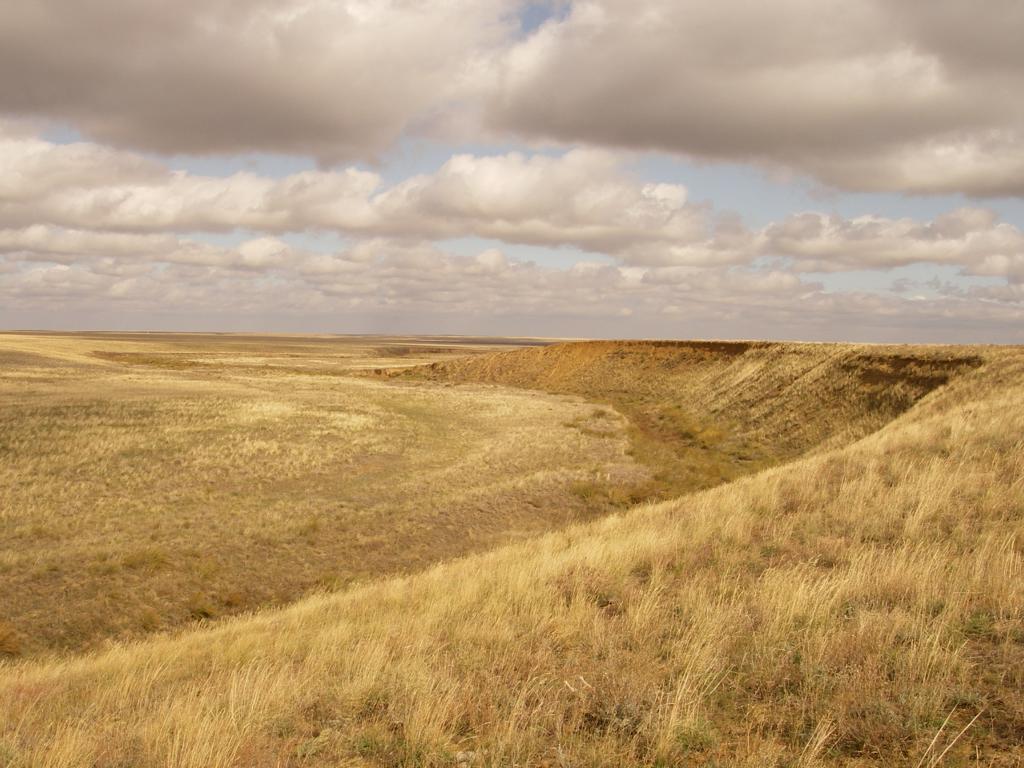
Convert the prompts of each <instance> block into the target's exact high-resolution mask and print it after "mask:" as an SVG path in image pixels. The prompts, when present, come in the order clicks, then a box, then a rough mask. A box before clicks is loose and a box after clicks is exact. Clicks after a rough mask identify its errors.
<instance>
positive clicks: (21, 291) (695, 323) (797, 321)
mask: <svg viewBox="0 0 1024 768" xmlns="http://www.w3.org/2000/svg"><path fill="white" fill-rule="evenodd" d="M16 234H17V233H15V234H12V233H9V232H6V233H3V235H2V236H0V319H3V318H7V317H20V318H22V319H21V321H20V322H19V325H21V326H23V327H24V325H25V324H26V323H29V324H34V325H43V326H45V325H48V324H52V323H57V325H58V326H61V325H65V324H67V323H69V322H70V323H73V324H76V325H83V324H84V325H89V324H92V323H95V322H97V321H96V320H95V318H97V317H99V318H109V319H107V320H106V321H105V324H107V325H109V324H110V323H114V324H123V325H127V326H129V327H132V326H133V327H163V328H190V327H195V328H198V329H202V328H209V327H210V325H211V324H213V325H216V326H220V327H223V326H224V324H225V323H227V324H229V325H230V326H231V327H241V328H250V329H253V328H257V329H258V328H264V329H266V328H277V329H282V328H289V327H291V328H295V329H297V330H299V329H304V330H316V329H319V330H353V328H359V327H362V328H365V329H367V330H378V331H380V330H396V331H397V330H401V331H403V332H411V331H414V330H419V331H420V332H423V331H424V330H436V329H448V330H451V331H453V332H457V331H459V330H462V331H463V332H465V331H467V330H469V329H471V330H472V332H478V333H500V334H510V333H535V334H539V335H553V334H563V335H580V336H677V337H678V336H688V337H694V336H696V337H717V338H721V337H729V336H731V337H746V338H752V337H758V338H765V337H776V338H808V339H837V338H838V339H842V338H846V339H849V338H861V339H865V340H876V341H885V340H917V341H950V340H962V341H971V340H974V341H978V340H989V341H992V340H1002V341H1017V342H1020V341H1024V331H1022V330H1021V329H1024V294H1021V292H1020V291H1019V290H1017V289H1018V288H1020V287H1021V286H1020V285H1019V284H1008V285H1007V286H1005V290H1004V289H1002V288H1000V287H996V286H993V287H972V288H970V289H955V290H950V289H944V288H942V287H941V286H939V287H938V289H936V290H933V291H930V292H929V293H930V295H929V296H926V297H920V298H919V297H916V296H904V297H901V296H898V295H896V294H891V295H879V294H871V293H863V292H847V293H835V292H830V291H827V290H826V289H825V288H824V287H823V285H822V284H821V283H819V282H817V281H809V280H807V279H805V278H803V277H801V276H800V275H799V274H797V273H794V272H792V271H787V270H785V269H779V268H772V267H762V268H758V267H751V266H714V267H693V266H646V267H639V266H627V265H617V264H607V263H598V262H594V261H579V262H577V263H575V264H573V265H571V266H568V267H561V268H556V267H548V266H543V265H539V264H536V263H533V262H529V261H522V260H517V259H513V258H510V257H509V256H508V255H507V254H505V253H503V252H502V251H500V250H497V249H486V250H482V251H480V252H479V253H476V254H473V255H457V254H453V253H450V252H448V251H445V250H444V249H442V248H439V247H438V246H436V245H434V244H432V243H429V242H412V241H409V240H398V241H395V240H388V239H382V238H373V239H368V240H363V241H360V242H357V243H354V244H353V245H352V246H351V247H349V248H346V249H343V250H340V251H337V252H317V251H310V250H305V249H302V248H296V247H293V246H290V245H288V244H287V243H285V242H283V241H281V240H278V239H276V238H273V237H257V238H252V239H250V240H247V241H244V242H242V243H240V244H239V245H237V246H234V247H225V246H216V245H212V244H208V243H200V242H196V241H192V240H189V239H181V238H176V237H173V238H168V237H167V236H160V235H130V236H129V237H132V238H140V240H139V243H138V244H139V250H138V251H137V252H131V249H128V248H123V249H118V248H117V247H113V246H117V245H118V243H121V241H118V240H116V239H115V240H114V241H112V243H113V246H112V247H111V248H110V249H109V250H105V249H104V248H103V247H101V246H102V245H103V242H102V240H103V238H106V237H108V236H109V234H108V233H95V232H88V231H78V232H68V231H60V230H50V231H48V234H49V238H47V237H46V236H44V235H45V233H42V232H40V231H31V232H30V233H29V234H28V236H23V237H21V238H20V239H19V238H18V237H17V236H16ZM76 238H79V239H80V247H79V248H78V249H77V253H78V255H77V256H75V257H71V256H69V255H68V253H67V252H68V251H73V250H75V249H74V248H73V247H72V246H73V244H74V242H75V239H76ZM121 244H124V243H121ZM40 307H47V308H48V310H47V312H45V313H41V312H40ZM58 307H59V309H55V308H58ZM26 318H39V319H38V320H36V321H35V322H34V323H33V322H32V321H31V320H26ZM7 322H10V321H7Z"/></svg>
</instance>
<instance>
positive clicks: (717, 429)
mask: <svg viewBox="0 0 1024 768" xmlns="http://www.w3.org/2000/svg"><path fill="white" fill-rule="evenodd" d="M989 354H998V352H997V351H992V350H989V351H986V349H985V348H967V347H925V346H917V347H907V346H876V345H844V344H796V343H775V342H729V341H592V342H574V343H563V344H555V345H552V346H546V347H543V348H535V349H521V350H515V351H510V352H505V353H498V354H491V355H486V356H482V357H474V358H462V359H453V360H446V361H439V362H436V363H433V364H431V365H427V366H419V367H414V368H407V369H398V370H396V369H378V370H377V371H375V374H376V375H379V376H384V377H388V378H396V379H400V380H423V381H446V382H474V383H491V384H499V385H503V386H514V387H522V388H528V389H534V390H543V391H546V392H554V393H563V394H573V395H580V396H583V397H586V398H588V399H591V400H594V401H598V402H602V403H607V404H608V405H610V406H612V407H614V408H615V409H617V410H619V411H621V412H622V413H623V414H625V415H626V417H627V418H628V419H629V421H630V436H631V438H632V440H633V449H634V455H635V456H636V457H637V459H638V460H639V461H641V462H642V463H644V464H646V465H648V466H650V467H651V468H652V470H653V473H654V474H653V477H652V479H651V480H648V481H645V482H644V483H643V484H642V485H639V486H636V487H633V488H621V487H620V488H618V489H614V491H613V493H616V494H618V496H619V498H618V499H617V500H618V501H620V502H621V503H623V504H628V503H635V502H636V501H639V500H644V499H665V498H671V497H673V496H676V495H679V494H680V493H684V492H688V491H692V490H696V489H700V488H707V487H710V486H713V485H717V484H718V483H721V482H727V481H729V480H732V479H735V478H736V477H739V476H741V475H744V474H749V473H750V472H753V471H757V470H760V469H764V468H766V467H768V466H772V465H774V464H777V463H779V462H782V461H786V460H790V459H792V458H794V457H796V456H799V455H801V454H804V453H807V452H808V451H812V450H821V449H824V448H827V447H830V446H836V445H841V444H842V443H845V442H850V441H852V440H855V439H858V438H860V437H863V436H864V435H866V434H868V433H870V432H872V431H874V430H876V429H878V428H879V427H881V426H882V425H883V424H885V423H887V422H888V421H890V420H892V419H893V418H894V417H896V416H897V415H899V414H900V413H902V412H904V411H905V410H907V409H908V408H909V407H910V406H911V405H913V404H914V403H915V402H917V401H918V400H919V399H921V398H922V397H924V396H925V395H927V394H928V393H929V392H931V391H933V390H934V389H936V388H938V387H941V386H942V385H944V384H946V383H947V382H948V381H949V380H950V379H951V378H953V377H955V376H957V375H959V374H961V373H964V372H968V371H971V370H973V369H976V368H978V367H979V366H981V365H982V364H983V362H984V361H985V359H986V355H989ZM604 493H607V490H602V489H595V490H594V494H595V495H601V494H604Z"/></svg>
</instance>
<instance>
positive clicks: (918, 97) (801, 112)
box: [486, 0, 1024, 195]
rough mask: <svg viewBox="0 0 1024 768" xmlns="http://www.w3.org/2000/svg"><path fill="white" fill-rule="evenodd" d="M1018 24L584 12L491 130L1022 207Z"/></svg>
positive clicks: (871, 5) (1012, 20)
mask: <svg viewBox="0 0 1024 768" xmlns="http://www.w3.org/2000/svg"><path fill="white" fill-rule="evenodd" d="M1022 25H1024V7H1022V6H1021V5H1020V4H1019V3H1017V2H1014V0H996V2H994V3H992V4H989V5H986V7H985V9H984V11H983V12H979V11H978V9H977V8H974V7H973V6H970V5H969V4H966V3H963V2H955V1H953V0H942V1H941V2H925V1H924V0H912V2H906V3H883V2H878V1H877V0H852V1H851V0H813V1H812V0H782V1H781V2H775V3H770V4H768V3H760V4H752V3H749V2H745V1H744V0H723V1H722V2H717V3H706V2H700V1H699V0H639V1H638V0H576V2H574V3H573V6H572V11H571V13H569V14H568V15H567V16H566V17H565V18H564V19H563V20H561V21H556V22H552V23H548V24H546V25H545V26H543V27H542V28H541V29H540V30H539V31H538V32H537V33H536V34H535V35H533V36H531V37H529V38H528V39H526V40H523V41H521V42H519V43H518V44H516V45H515V46H513V47H512V48H511V49H510V51H509V53H508V54H507V55H506V57H505V58H504V59H503V63H502V71H501V76H500V78H499V80H498V83H499V84H498V85H497V86H496V87H495V88H494V89H493V90H492V91H491V93H490V96H489V98H488V102H487V107H486V121H487V124H488V125H489V126H490V128H491V129H493V130H495V131H498V132H504V133H505V134H509V135H516V136H531V137H535V138H540V139H552V140H555V141H559V142H567V143H575V142H586V143H592V144H601V145H610V146H617V147H628V148H637V149H653V150H663V151H668V152H674V153H680V154H684V155H689V156H693V157H700V158H709V159H716V160H730V161H741V162H744V161H753V162H758V163H761V164H764V165H766V166H773V167H784V168H789V169H792V170H795V171H797V172H800V173H806V174H810V175H812V176H815V177H817V178H818V179H819V180H821V181H822V182H824V183H826V184H828V185H833V186H836V187H841V188H846V189H858V190H898V191H904V192H924V193H932V192H955V191H959V192H965V193H968V194H974V195H1021V194H1024V107H1022V105H1021V101H1020V99H1019V98H1018V94H1020V93H1021V92H1024V46H1021V45H1020V44H1019V30H1020V29H1021V27H1022ZM552 94H557V98H553V97H552Z"/></svg>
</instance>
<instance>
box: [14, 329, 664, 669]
mask: <svg viewBox="0 0 1024 768" xmlns="http://www.w3.org/2000/svg"><path fill="white" fill-rule="evenodd" d="M488 349H491V347H487V346H480V345H473V344H466V343H462V344H459V345H456V346H454V347H452V346H447V347H446V346H443V345H438V344H431V343H427V342H422V341H421V342H417V343H413V344H410V343H408V342H403V340H394V339H391V340H389V339H363V340H359V339H342V340H338V339H334V340H330V339H312V340H310V339H307V340H304V341H302V342H300V341H297V340H295V339H288V338H276V339H275V338H262V339H252V338H247V337H242V338H239V337H230V336H228V337H220V338H216V337H203V336H181V337H174V336H171V337H168V336H164V335H157V336H153V337H148V338H147V337H139V336H128V337H124V336H121V337H118V336H110V335H101V336H93V337H61V336H56V337H55V336H47V337H38V336H37V337H32V336H6V337H0V457H2V462H0V581H2V583H3V587H4V589H3V597H2V601H0V627H2V629H0V632H3V634H4V636H5V637H6V638H7V639H6V641H5V642H4V643H3V647H2V648H0V650H3V649H4V648H6V650H7V651H8V652H9V654H8V655H10V654H11V653H13V652H14V651H17V652H18V654H19V655H22V656H24V655H31V654H34V653H38V652H41V651H45V650H58V649H64V650H68V649H82V648H84V647H89V646H94V645H96V644H97V643H100V642H102V641H105V640H107V639H110V638H115V637H120V638H124V637H128V636H138V635H141V634H144V633H147V632H151V631H154V630H159V629H168V628H173V627H176V626H179V625H182V624H184V623H188V622H190V621H196V620H202V619H209V618H213V617H218V616H223V615H225V614H230V613H238V612H242V611H245V610H248V609H251V608H254V607H257V606H266V605H273V604H281V603H285V602H289V601H291V600H294V599H295V598H297V597H299V596H301V595H304V594H308V593H310V592H311V591H315V590H317V589H322V588H336V587H339V586H343V585H345V584H348V583H351V582H353V581H358V580H364V579H367V578H370V577H374V576H380V575H383V574H389V573H401V572H408V571H410V570H416V569H420V568H422V567H424V566H425V565H428V564H431V563H434V562H437V561H438V560H441V559H444V558H447V557H454V556H457V555H461V554H465V553H467V552H471V551H478V550H481V549H486V548H489V547H493V546H495V545H497V544H500V543H504V542H508V541H511V540H513V539H515V538H517V537H522V536H528V535H530V534H533V533H538V532H541V531H544V530H550V529H551V528H553V527H557V526H559V525H564V524H565V523H568V522H572V521H574V520H579V519H585V518H587V517H592V516H593V515H595V514H599V513H600V510H599V509H596V508H594V507H593V506H592V505H588V504H586V503H585V502H584V500H583V499H581V498H579V497H578V495H576V494H574V493H573V492H572V489H573V488H574V487H576V486H578V484H579V483H583V482H587V483H590V482H598V485H600V484H602V483H605V484H608V483H610V484H615V483H617V482H619V481H635V480H636V479H637V478H640V477H643V476H644V475H645V470H644V469H643V468H642V467H640V466H638V465H637V464H636V463H635V462H634V461H633V460H632V459H631V458H630V457H628V456H626V455H625V454H626V451H627V450H628V442H627V439H626V436H625V434H624V429H625V422H624V420H623V419H622V418H621V417H620V416H618V415H617V414H614V413H612V412H611V411H601V415H600V416H599V417H595V416H593V414H594V411H595V409H594V407H593V406H592V405H591V404H589V403H585V402H582V401H580V400H579V399H578V398H576V399H571V398H566V397H558V396H545V397H533V396H530V395H528V394H526V393H516V392H497V391H495V390H494V389H493V388H485V387H475V388H460V389H459V390H457V391H456V390H454V389H452V388H451V387H443V386H426V387H424V386H412V385H401V386H397V387H396V386H392V385H385V384H382V383H380V382H375V381H372V380H368V379H365V378H364V379H359V378H353V377H351V376H349V375H347V374H349V373H351V372H352V371H353V370H357V369H359V367H360V366H364V365H376V366H379V365H381V364H382V363H387V364H392V365H410V364H416V363H422V362H424V361H428V360H433V359H437V358H444V357H445V356H446V355H448V356H450V355H452V354H453V353H454V354H458V355H466V354H472V353H474V352H475V353H479V352H481V351H486V350H488ZM588 425H592V426H588Z"/></svg>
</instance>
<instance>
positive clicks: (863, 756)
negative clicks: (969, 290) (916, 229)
mask: <svg viewBox="0 0 1024 768" xmlns="http://www.w3.org/2000/svg"><path fill="white" fill-rule="evenodd" d="M497 349H498V346H496V345H493V344H492V345H488V344H487V343H486V340H469V341H463V342H457V341H456V340H442V339H431V340H416V339H404V340H374V339H367V338H362V339H359V338H352V339H344V338H329V337H325V338H320V339H313V338H306V339H300V338H297V337H264V338H255V337H234V336H226V337H210V336H206V337H203V336H180V337H171V336H141V335H140V336H134V335H122V336H116V335H102V336H101V335H92V336H89V335H74V336H67V335H65V336H56V335H50V336H30V335H6V336H0V404H2V409H0V419H2V421H0V457H2V459H3V464H2V469H0V478H2V484H0V494H2V495H0V504H2V506H0V557H2V559H0V580H2V584H3V586H4V590H3V594H2V600H3V602H0V614H2V616H3V621H4V622H5V624H4V625H3V626H4V628H3V629H2V630H0V651H3V652H6V657H4V658H6V660H5V661H0V766H7V767H8V768H10V767H14V766H17V768H25V767H27V766H31V768H36V766H39V767H41V768H47V767H56V766H61V767H63V766H81V767H82V768H87V767H88V768H115V767H118V768H127V767H128V766H133V767H134V766H138V767H139V768H149V767H150V766H153V767H155V766H192V767H194V768H207V767H211V768H213V767H219V766H225V767H227V766H238V767H240V768H241V767H243V766H267V767H268V768H269V767H270V766H295V767H300V766H323V767H326V766H446V765H447V766H459V765H462V766H467V765H478V766H508V767H509V768H511V766H524V767H525V766H551V767H554V766H558V767H559V768H566V767H567V766H608V767H609V768H611V766H630V765H640V766H652V767H653V766H659V767H660V768H668V767H669V766H693V765H706V766H734V765H735V766H749V767H750V768H753V767H755V766H757V767H761V766H763V767H765V768H768V767H769V766H772V767H776V768H782V767H783V766H804V767H810V766H827V765H840V766H890V765H895V766H911V767H913V768H924V767H925V766H927V767H928V768H934V766H939V765H942V766H975V765H977V766H1020V765H1022V764H1024V350H1021V349H1019V348H995V347H977V348H956V347H874V346H857V345H811V344H749V345H747V344H717V343H679V344H672V343H619V342H598V343H581V344H560V345H553V346H537V347H528V348H525V349H513V350H510V351H505V352H501V351H496V350H497ZM395 368H400V369H401V370H398V371H394V370H389V369H395ZM659 499H663V500H662V501H656V500H659ZM634 502H639V503H636V504H634ZM286 601H289V602H290V603H291V604H290V605H287V606H280V605H275V604H278V603H283V602H286ZM256 609H258V610H256ZM237 612H240V613H242V615H239V616H235V617H230V616H223V614H227V613H237ZM218 617H220V618H218Z"/></svg>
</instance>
